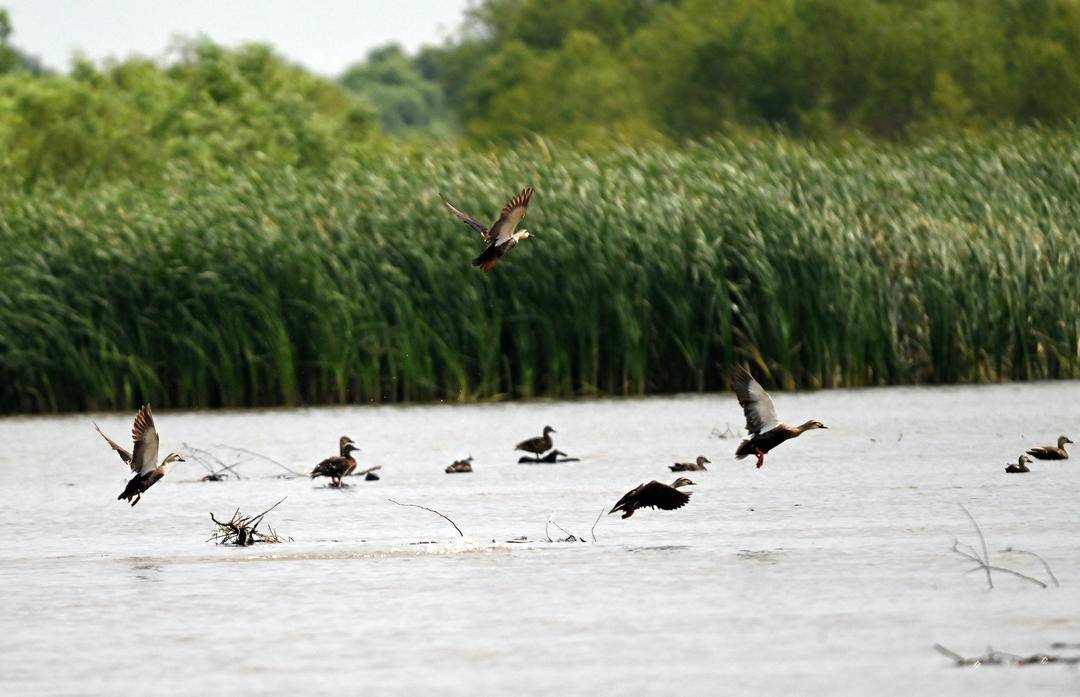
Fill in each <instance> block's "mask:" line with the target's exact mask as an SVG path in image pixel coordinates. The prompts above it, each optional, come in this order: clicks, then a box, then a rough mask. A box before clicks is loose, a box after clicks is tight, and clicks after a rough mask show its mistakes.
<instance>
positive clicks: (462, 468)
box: [446, 455, 472, 474]
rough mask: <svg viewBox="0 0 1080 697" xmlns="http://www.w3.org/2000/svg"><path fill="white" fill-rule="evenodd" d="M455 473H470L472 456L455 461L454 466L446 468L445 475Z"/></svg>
mask: <svg viewBox="0 0 1080 697" xmlns="http://www.w3.org/2000/svg"><path fill="white" fill-rule="evenodd" d="M456 472H472V455H470V456H468V457H467V458H465V459H464V460H455V461H454V464H452V465H450V466H449V467H447V468H446V473H447V474H454V473H456Z"/></svg>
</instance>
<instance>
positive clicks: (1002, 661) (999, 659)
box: [934, 643, 1080, 667]
mask: <svg viewBox="0 0 1080 697" xmlns="http://www.w3.org/2000/svg"><path fill="white" fill-rule="evenodd" d="M1050 646H1051V648H1059V647H1066V648H1067V647H1069V645H1068V644H1060V643H1056V644H1051V645H1050ZM1073 646H1075V644H1074V645H1073ZM934 650H935V651H937V652H938V653H940V654H941V655H943V656H948V657H949V658H951V659H952V661H953V663H955V664H956V665H957V666H960V667H963V666H1002V665H1010V666H1031V665H1039V666H1042V665H1049V664H1051V663H1063V664H1065V665H1076V664H1078V663H1080V655H1077V656H1061V655H1058V654H1052V653H1033V654H1030V655H1028V656H1018V655H1017V654H1015V653H1006V652H1004V651H994V650H993V649H991V648H988V649H987V650H986V653H985V654H983V655H982V656H972V657H967V656H961V655H960V654H958V653H956V652H955V651H952V650H950V649H947V648H945V647H944V646H942V645H941V644H934Z"/></svg>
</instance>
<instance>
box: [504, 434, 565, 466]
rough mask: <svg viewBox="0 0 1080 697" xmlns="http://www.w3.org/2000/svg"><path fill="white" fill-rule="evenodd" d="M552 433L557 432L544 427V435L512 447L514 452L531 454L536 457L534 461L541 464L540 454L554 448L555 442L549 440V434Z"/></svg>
mask: <svg viewBox="0 0 1080 697" xmlns="http://www.w3.org/2000/svg"><path fill="white" fill-rule="evenodd" d="M552 433H557V431H556V430H555V429H554V428H552V427H551V426H544V435H542V436H536V437H535V438H529V439H528V440H523V441H521V442H520V443H518V444H517V445H515V446H514V450H524V451H525V452H527V453H532V454H534V455H536V461H537V462H541V460H540V454H541V453H546V452H547V451H549V450H551V449H552V448H553V447H554V446H555V441H553V440H551V435H550V434H552ZM519 462H520V460H519Z"/></svg>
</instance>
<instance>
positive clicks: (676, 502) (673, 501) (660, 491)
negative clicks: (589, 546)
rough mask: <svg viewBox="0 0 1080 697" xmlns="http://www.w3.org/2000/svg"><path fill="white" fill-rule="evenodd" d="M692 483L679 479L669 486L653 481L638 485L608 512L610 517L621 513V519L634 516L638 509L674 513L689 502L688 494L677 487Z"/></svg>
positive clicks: (691, 484) (682, 478)
mask: <svg viewBox="0 0 1080 697" xmlns="http://www.w3.org/2000/svg"><path fill="white" fill-rule="evenodd" d="M693 485H694V483H693V482H692V481H690V480H689V479H687V478H686V477H679V478H678V479H676V480H675V481H674V482H672V483H671V485H670V486H668V485H667V484H664V483H663V482H658V481H656V480H655V479H654V480H653V481H651V482H649V483H648V484H639V485H638V486H636V487H634V488H633V489H631V490H630V491H628V492H626V494H625V495H624V496H623V497H622V498H621V499H619V502H618V503H616V504H615V506H614V507H613V508H612V509H611V510H610V511H608V515H611V514H612V513H614V512H615V511H622V517H623V518H629V517H630V516H632V515H634V511H636V510H637V509H639V508H659V509H660V510H662V511H674V510H675V509H677V508H682V507H683V506H685V505H686V504H687V502H689V501H690V494H688V493H686V492H684V491H679V487H683V486H693Z"/></svg>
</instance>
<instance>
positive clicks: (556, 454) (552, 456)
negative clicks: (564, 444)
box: [518, 450, 581, 465]
mask: <svg viewBox="0 0 1080 697" xmlns="http://www.w3.org/2000/svg"><path fill="white" fill-rule="evenodd" d="M540 462H542V463H544V464H547V465H553V464H555V463H556V462H581V458H579V457H570V456H569V455H567V454H566V453H564V452H563V451H561V450H552V451H551V452H549V453H548V454H547V455H544V456H543V457H540V458H537V459H535V460H534V459H533V458H531V457H529V456H527V455H522V456H521V457H519V458H518V464H519V465H535V464H537V463H540Z"/></svg>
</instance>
